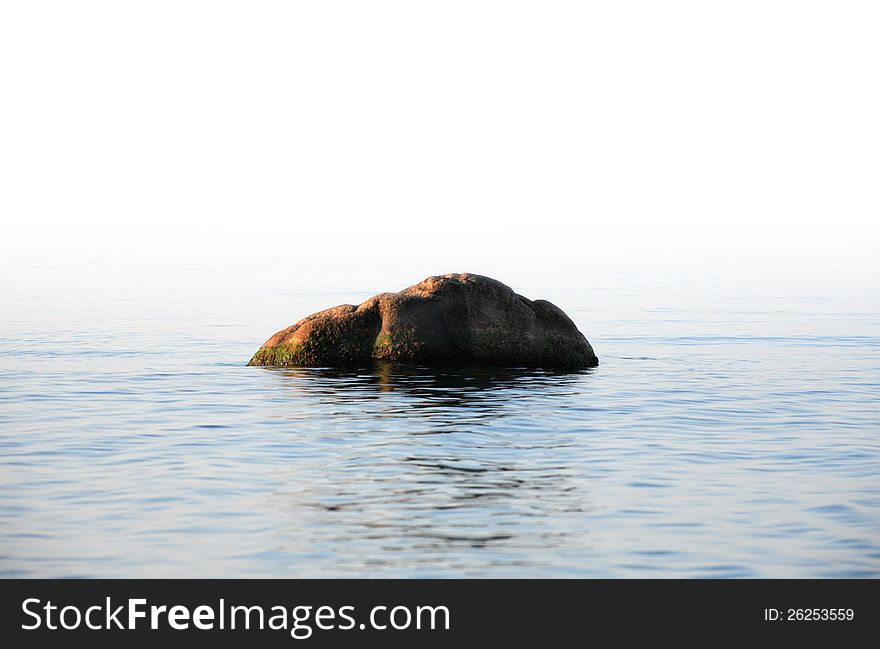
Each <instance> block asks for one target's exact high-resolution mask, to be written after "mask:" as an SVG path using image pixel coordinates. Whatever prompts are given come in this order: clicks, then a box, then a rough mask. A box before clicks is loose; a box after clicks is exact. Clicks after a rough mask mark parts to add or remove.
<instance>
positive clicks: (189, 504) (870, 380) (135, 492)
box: [0, 260, 880, 577]
mask: <svg viewBox="0 0 880 649" xmlns="http://www.w3.org/2000/svg"><path fill="white" fill-rule="evenodd" d="M272 264H275V266H273V265H272ZM285 264H287V266H285ZM248 269H249V270H248ZM7 270H8V269H7ZM460 270H466V271H471V272H486V271H485V270H484V269H481V268H437V269H436V270H435V271H434V272H438V273H439V272H448V271H460ZM392 271H393V272H392ZM10 272H11V271H10ZM249 272H250V274H248V273H249ZM16 273H17V275H16V279H15V281H9V282H4V287H3V288H2V297H3V309H2V316H0V318H2V320H0V325H2V329H0V431H2V434H0V575H3V576H14V577H158V576H171V577H185V576H198V577H226V576H228V577H236V576H242V577H243V576H253V577H266V576H270V577H271V576H278V577H461V576H464V577H878V576H880V408H878V402H880V400H878V394H880V335H878V333H880V300H878V295H877V290H876V288H875V287H874V286H873V285H872V284H871V283H870V282H866V283H865V284H864V286H863V287H862V288H859V287H853V286H837V285H835V284H833V283H829V284H828V285H827V286H825V285H817V286H810V287H807V288H804V286H803V285H802V284H801V283H799V282H798V281H797V279H796V278H795V279H794V280H793V281H791V282H790V283H788V284H786V283H785V282H778V283H776V284H773V285H766V284H765V283H761V282H757V283H744V282H738V281H734V280H732V279H730V277H729V276H721V277H720V279H719V280H718V281H717V282H716V281H714V280H711V279H706V280H705V281H696V280H694V278H693V277H687V276H684V277H682V276H679V275H675V274H670V275H654V274H643V275H628V274H625V273H623V274H613V273H611V274H607V275H597V274H592V273H591V274H578V273H576V272H569V273H565V274H557V275H554V274H552V273H547V274H546V275H543V276H536V275H535V274H533V273H521V274H520V275H517V273H516V272H515V271H511V272H510V274H509V276H502V275H498V274H496V276H497V277H498V278H499V279H501V280H502V281H505V282H507V283H509V284H511V285H512V286H513V287H514V288H515V289H516V290H517V291H518V292H520V293H523V294H524V295H526V296H528V297H531V298H548V299H551V300H552V301H554V302H555V303H557V304H558V305H559V306H561V307H562V308H564V309H565V310H566V311H567V312H568V313H569V314H570V315H571V316H572V317H573V319H574V320H575V321H576V322H577V324H578V325H579V327H580V328H581V330H582V331H584V333H585V334H586V335H587V336H588V338H589V339H590V340H591V342H592V344H593V346H594V348H595V350H596V352H597V354H598V355H599V358H600V362H601V365H600V366H599V367H598V368H595V369H593V370H588V371H580V372H570V373H551V372H543V371H517V370H486V369H482V370H481V369H479V368H460V369H458V370H454V371H453V370H436V371H435V370H432V369H430V368H425V367H405V366H394V365H378V366H375V367H370V368H364V369H362V370H357V371H354V370H352V371H333V370H329V369H301V370H300V369H270V368H256V367H246V366H245V363H246V362H247V360H248V358H249V357H250V355H251V354H252V353H253V352H254V351H255V350H256V349H257V347H259V345H260V344H261V343H262V342H263V341H264V340H265V339H266V338H267V337H268V336H269V335H270V334H272V333H274V332H275V331H276V330H278V329H280V328H282V327H283V326H286V325H288V324H291V323H292V322H293V321H295V320H297V319H298V318H299V317H301V316H303V315H306V314H308V313H310V312H312V311H314V310H317V309H320V308H324V307H329V306H332V305H335V304H339V303H344V302H354V303H357V302H360V301H362V300H363V299H365V298H367V297H369V296H370V295H372V294H373V293H376V292H380V291H383V290H397V289H400V288H403V287H405V286H407V285H409V284H412V283H415V282H417V281H419V280H421V279H423V275H425V274H427V273H424V272H420V271H416V272H413V273H410V274H404V273H400V272H398V271H397V270H396V269H387V268H385V269H382V268H379V269H365V268H360V269H351V268H349V269H346V268H336V269H334V270H333V272H328V269H327V268H304V267H300V266H296V264H295V262H293V261H277V260H276V261H275V262H272V263H268V262H267V264H264V265H259V264H257V265H255V266H253V267H248V268H242V267H237V268H226V267H224V266H223V265H214V266H210V267H201V266H198V265H192V266H174V265H171V266H164V267H163V266H162V265H161V264H157V265H156V267H154V268H149V269H143V268H141V269H138V270H133V269H132V268H130V267H128V266H126V265H125V263H124V262H121V261H120V262H118V263H117V264H116V265H115V266H114V265H113V264H111V263H107V264H104V265H101V264H90V263H88V262H85V261H83V262H81V263H79V264H69V265H64V266H61V265H53V264H52V263H51V262H50V261H34V262H33V264H32V265H31V266H30V267H29V268H27V269H16ZM486 274H495V273H486ZM10 277H11V275H10V274H9V273H7V275H6V278H7V279H9V278H10Z"/></svg>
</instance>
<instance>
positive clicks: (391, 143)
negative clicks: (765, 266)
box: [0, 0, 880, 263]
mask: <svg viewBox="0 0 880 649" xmlns="http://www.w3.org/2000/svg"><path fill="white" fill-rule="evenodd" d="M0 7H2V8H0V88H2V90H0V92H2V97H3V99H2V102H0V118H2V119H0V183H2V185H0V210H2V211H0V214H2V216H0V218H2V222H3V230H4V231H5V232H6V235H7V236H5V237H4V240H5V241H6V244H5V246H4V247H5V249H6V250H7V252H9V251H10V250H18V251H20V250H26V249H33V248H34V247H35V246H36V247H39V248H40V249H44V250H50V251H51V250H56V249H59V248H68V249H69V248H71V247H77V246H88V245H93V246H94V245H99V246H104V247H108V246H114V245H121V246H123V247H124V246H125V245H129V246H131V245H135V247H137V243H135V244H132V241H134V242H141V241H142V242H145V243H144V246H149V247H152V246H155V245H156V244H157V243H158V244H162V242H167V245H169V246H173V245H177V246H180V247H182V248H193V247H196V246H201V247H205V246H207V247H211V246H213V245H215V244H217V245H219V243H218V242H220V241H225V242H226V243H230V242H231V243H242V244H244V245H248V246H252V247H253V249H254V250H259V249H260V248H261V246H266V247H267V248H273V249H277V248H278V247H280V246H285V245H291V246H300V247H301V246H304V245H305V246H308V245H310V243H309V242H310V241H321V242H332V243H335V244H338V245H339V246H340V247H341V248H344V247H346V246H348V247H352V246H358V245H372V246H391V247H394V246H396V247H400V246H406V245H407V243H408V242H409V241H411V240H421V241H425V238H426V237H428V239H427V240H429V241H432V242H437V244H438V245H448V246H455V245H458V244H461V243H462V242H463V241H466V240H467V238H468V237H469V236H473V235H474V233H475V232H477V233H480V232H482V234H479V235H478V236H481V237H486V236H487V235H486V232H494V231H500V230H504V231H506V232H507V234H506V235H505V236H506V237H507V238H508V239H510V240H515V241H519V242H520V243H522V242H528V241H533V240H535V241H538V240H554V239H557V240H560V241H564V242H565V243H566V245H567V246H568V247H569V248H570V249H578V248H582V249H584V250H590V251H592V252H593V253H595V252H596V251H597V250H599V249H604V250H610V251H611V252H609V253H608V254H609V255H613V256H614V257H615V259H617V261H618V262H619V261H620V255H624V256H626V255H627V254H629V255H633V256H638V255H644V254H646V251H650V250H664V249H669V250H686V249H694V248H701V249H702V248H707V249H708V250H709V252H708V253H707V255H706V256H707V257H713V256H714V255H716V254H717V253H719V252H727V253H730V254H733V255H734V256H735V254H736V253H735V251H736V250H737V249H741V248H747V249H749V250H752V249H755V250H757V249H760V250H761V251H763V253H762V254H765V253H766V254H776V253H780V252H781V251H782V249H783V248H785V249H797V250H801V251H803V255H804V256H803V259H807V258H809V257H810V256H812V255H816V254H819V255H822V254H830V253H831V252H833V254H834V255H837V256H838V257H840V258H841V259H847V258H849V259H863V260H871V259H872V257H873V249H874V248H876V247H877V243H878V240H880V237H878V232H880V227H878V220H880V219H878V217H880V183H878V180H880V117H878V116H880V83H878V80H880V69H878V68H880V37H878V34H880V4H878V3H877V2H847V1H842V0H837V1H827V2H826V1H810V0H800V1H797V2H788V1H778V0H776V1H774V0H761V1H758V2H753V1H749V0H745V1H743V0H740V1H738V2H706V1H705V0H703V1H693V2H681V1H670V2H657V1H648V2H636V1H630V2H627V1H625V0H623V1H614V2H607V1H605V2H584V1H582V2H553V1H552V0H542V1H540V2H538V1H533V2H517V1H515V0H506V1H503V2H486V1H480V0H467V1H464V2H459V1H450V0H446V1H444V2H416V1H413V0H407V1H400V2H382V1H370V2H364V1H356V2H341V1H340V2H334V1H329V0H328V1H326V2H292V1H284V2H258V1H254V2H223V1H217V0H212V1H210V2H194V1H190V2H187V1H183V0H175V1H173V2H165V1H157V0H153V1H151V2H138V3H134V2H118V1H110V2H89V1H80V2H67V1H64V2H40V1H32V2H3V3H2V5H0ZM144 230H147V231H148V232H146V233H144ZM299 235H303V236H302V238H301V237H300V236H299ZM96 242H97V244H96ZM580 242H584V244H583V245H582V244H581V243H580ZM462 245H465V244H462ZM218 250H219V248H218ZM829 251H830V252H829ZM585 254H588V253H585ZM623 263H625V260H624V261H623ZM859 263H861V262H859Z"/></svg>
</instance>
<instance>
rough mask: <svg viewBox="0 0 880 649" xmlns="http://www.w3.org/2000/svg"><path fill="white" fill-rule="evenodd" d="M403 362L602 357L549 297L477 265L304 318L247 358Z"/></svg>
mask: <svg viewBox="0 0 880 649" xmlns="http://www.w3.org/2000/svg"><path fill="white" fill-rule="evenodd" d="M372 360H386V361H396V362H411V363H426V364H455V365H504V366H523V367H548V368H551V367H552V368H585V367H594V366H596V365H598V364H599V359H598V358H596V354H595V353H593V348H592V347H591V346H590V343H589V342H588V341H587V339H586V338H585V337H584V335H583V334H582V333H581V332H580V331H578V329H577V327H575V325H574V323H573V322H572V321H571V319H570V318H569V317H568V316H567V315H565V313H564V312H563V311H562V310H561V309H560V308H558V307H556V306H554V305H553V304H551V303H550V302H547V301H546V300H534V301H532V300H529V299H527V298H524V297H523V296H522V295H517V294H516V293H514V292H513V290H511V289H510V288H509V287H507V286H505V285H504V284H502V283H501V282H499V281H497V280H494V279H491V278H489V277H484V276H482V275H472V274H470V273H460V274H457V273H450V274H448V275H435V276H433V277H429V278H428V279H426V280H424V281H423V282H419V283H418V284H416V285H415V286H410V287H409V288H406V289H404V290H402V291H400V292H399V293H380V294H379V295H376V296H374V297H371V298H370V299H369V300H367V301H366V302H363V303H362V304H360V305H359V306H353V305H351V304H344V305H342V306H337V307H333V308H332V309H327V310H326V311H320V312H318V313H315V314H312V315H310V316H308V317H306V318H303V319H302V320H300V321H299V322H297V323H296V324H294V325H292V326H290V327H287V328H286V329H282V330H281V331H279V332H278V333H276V334H275V335H274V336H272V337H271V338H269V340H267V341H266V343H265V344H264V345H263V346H262V347H261V348H260V349H259V350H258V351H257V353H256V354H254V357H253V358H252V359H251V360H250V362H249V363H248V365H279V366H295V367H327V366H336V365H350V364H363V363H369V362H370V361H372Z"/></svg>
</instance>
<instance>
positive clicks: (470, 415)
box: [268, 363, 590, 572]
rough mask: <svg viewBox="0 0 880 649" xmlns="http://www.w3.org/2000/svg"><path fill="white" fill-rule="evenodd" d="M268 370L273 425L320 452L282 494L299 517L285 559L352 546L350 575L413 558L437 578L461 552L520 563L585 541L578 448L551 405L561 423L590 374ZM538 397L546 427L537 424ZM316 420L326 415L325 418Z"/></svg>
mask: <svg viewBox="0 0 880 649" xmlns="http://www.w3.org/2000/svg"><path fill="white" fill-rule="evenodd" d="M268 371H271V372H273V374H274V375H275V376H277V377H278V385H279V390H281V391H283V393H284V395H285V397H286V398H285V399H284V400H279V401H278V402H277V410H276V412H275V413H274V414H275V416H280V417H286V418H288V419H289V420H290V421H291V424H292V426H291V432H292V434H293V435H294V436H295V437H299V436H301V435H308V436H311V438H310V439H309V441H308V445H309V446H314V445H315V443H316V440H315V439H314V436H319V437H320V441H321V442H322V444H321V445H322V447H323V448H325V449H326V455H325V456H324V457H323V458H322V460H323V461H318V462H316V461H315V460H316V458H315V457H314V456H313V455H311V454H310V455H309V456H307V457H304V458H302V460H300V459H299V458H294V459H293V460H292V464H293V466H291V467H290V471H289V473H288V475H287V478H286V480H285V484H284V487H283V488H282V489H281V491H280V492H279V494H278V495H277V501H276V503H275V505H276V506H278V507H279V508H282V509H283V510H284V511H285V512H286V514H287V515H288V516H290V520H291V523H290V525H289V527H287V528H286V529H285V531H284V548H285V549H284V550H283V551H286V552H291V553H296V554H297V555H300V554H302V553H304V552H306V553H307V548H308V549H309V550H310V551H326V552H330V551H333V550H332V549H333V548H334V547H335V546H337V545H341V544H349V545H350V547H351V550H352V552H351V553H350V554H349V553H345V556H350V557H351V559H350V560H351V561H352V562H353V563H352V565H353V566H354V565H355V564H357V563H358V562H361V565H362V562H363V561H364V560H366V561H367V562H368V563H373V564H383V563H385V562H386V561H393V562H394V563H395V564H400V563H401V557H400V556H399V555H400V554H401V553H411V554H412V557H411V561H412V563H413V568H414V569H419V568H421V569H424V570H426V571H428V572H430V568H431V566H432V564H434V563H436V564H437V565H438V566H439V565H441V564H443V565H448V563H449V561H450V555H449V553H450V552H451V553H453V554H454V553H455V552H456V550H457V549H458V548H470V550H471V552H472V551H473V548H484V549H485V550H486V551H487V556H486V561H487V562H502V563H505V562H506V563H509V564H516V563H517V562H518V561H520V560H524V557H521V556H519V555H520V553H521V552H522V553H524V554H525V555H529V556H530V557H532V559H533V558H534V549H535V547H536V546H540V545H541V544H547V543H548V542H551V541H550V539H551V538H552V543H551V544H552V545H555V546H559V545H560V544H563V545H564V543H565V539H564V538H563V537H569V536H572V535H574V536H575V537H579V536H580V535H582V534H583V533H584V529H583V528H584V524H585V515H584V512H585V511H586V510H588V509H589V496H588V492H587V490H586V488H585V478H584V476H582V475H581V474H580V470H579V469H577V468H576V467H577V464H573V463H572V460H576V458H578V457H580V455H581V453H582V452H583V443H584V441H583V439H581V436H580V435H578V434H576V433H574V432H572V430H571V428H570V427H567V428H566V429H565V430H564V431H562V430H557V429H556V426H555V425H554V421H553V417H552V407H553V404H556V405H557V406H558V408H559V411H560V414H561V413H562V411H563V409H564V406H565V405H566V402H567V399H568V398H569V397H570V396H571V395H572V394H575V393H577V392H579V390H580V388H581V387H582V385H583V383H584V382H585V381H588V380H589V372H590V370H581V371H577V372H546V371H540V370H517V369H501V368H486V367H478V368H439V369H438V368H426V367H418V366H407V365H396V364H391V363H378V364H376V365H374V366H371V367H367V368H360V369H305V368H295V369H292V368H285V369H273V370H268ZM536 401H539V402H540V410H541V411H542V412H543V413H544V415H545V417H546V418H547V422H546V423H547V425H546V427H545V428H544V429H536V428H535V426H534V414H533V412H531V409H532V407H533V406H534V405H535V404H536ZM322 413H323V415H326V416H327V417H330V418H331V419H329V420H326V421H323V422H322V421H320V419H321V417H322ZM377 541H378V542H377ZM571 542H572V543H573V544H575V545H578V544H579V543H580V541H579V540H578V539H577V538H573V539H571ZM364 554H366V555H368V556H364ZM552 559H553V557H552V556H547V560H548V562H552ZM299 567H300V568H301V569H307V567H306V566H299Z"/></svg>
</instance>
